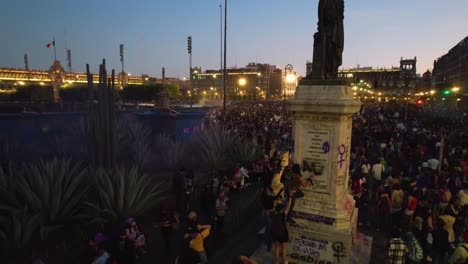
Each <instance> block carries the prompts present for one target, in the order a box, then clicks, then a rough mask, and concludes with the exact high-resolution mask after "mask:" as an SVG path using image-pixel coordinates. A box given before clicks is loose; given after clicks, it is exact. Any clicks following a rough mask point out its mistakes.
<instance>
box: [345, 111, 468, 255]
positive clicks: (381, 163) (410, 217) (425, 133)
mask: <svg viewBox="0 0 468 264" xmlns="http://www.w3.org/2000/svg"><path fill="white" fill-rule="evenodd" d="M405 108H406V109H405ZM405 111H408V112H406V113H405ZM425 111H426V112H427V109H425ZM403 113H404V114H403ZM422 113H423V107H422V106H417V105H409V107H402V106H400V105H397V104H366V105H364V107H363V108H362V110H361V111H360V112H359V113H358V114H357V115H355V116H354V122H353V135H352V152H351V167H350V170H351V184H350V186H351V187H350V189H351V192H352V194H353V196H354V197H355V200H356V207H358V208H359V226H368V227H371V228H375V229H376V230H380V229H381V230H382V231H384V232H385V233H386V234H388V235H389V237H390V240H389V242H388V244H387V246H386V252H385V258H386V260H387V263H443V264H445V263H451V264H452V263H466V262H465V261H467V259H468V251H466V250H464V248H465V247H467V243H468V233H467V232H468V221H467V219H468V217H467V213H468V210H467V209H468V182H467V175H468V166H467V165H468V163H467V161H468V122H467V121H466V119H464V116H463V115H460V118H454V120H451V121H450V120H437V119H430V118H424V116H422ZM371 219H376V221H371ZM405 261H406V262H405Z"/></svg>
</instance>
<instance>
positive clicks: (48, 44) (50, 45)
mask: <svg viewBox="0 0 468 264" xmlns="http://www.w3.org/2000/svg"><path fill="white" fill-rule="evenodd" d="M52 46H54V47H55V40H54V41H52V42H49V43H47V45H46V47H47V48H50V47H52Z"/></svg>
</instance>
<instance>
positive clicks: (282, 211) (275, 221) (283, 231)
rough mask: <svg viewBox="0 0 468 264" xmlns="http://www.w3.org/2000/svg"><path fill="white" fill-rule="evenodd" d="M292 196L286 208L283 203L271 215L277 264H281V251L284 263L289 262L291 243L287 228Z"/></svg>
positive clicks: (288, 199)
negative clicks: (288, 251) (288, 245)
mask: <svg viewBox="0 0 468 264" xmlns="http://www.w3.org/2000/svg"><path fill="white" fill-rule="evenodd" d="M290 191H291V190H290ZM292 194H293V193H290V195H289V197H288V198H287V202H286V206H285V205H284V204H281V203H280V204H277V205H276V207H275V210H274V211H273V212H272V213H271V237H272V239H273V242H274V243H275V250H274V257H275V264H279V263H280V250H281V252H282V255H283V263H287V261H288V256H287V244H288V242H289V232H288V228H287V226H286V215H287V214H288V212H289V209H290V208H291V201H292V197H291V196H292Z"/></svg>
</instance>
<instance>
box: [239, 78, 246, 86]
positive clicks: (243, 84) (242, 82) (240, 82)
mask: <svg viewBox="0 0 468 264" xmlns="http://www.w3.org/2000/svg"><path fill="white" fill-rule="evenodd" d="M246 84H247V80H246V79H244V78H241V79H239V85H240V86H245V85H246Z"/></svg>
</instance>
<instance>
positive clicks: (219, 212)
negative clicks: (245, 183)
mask: <svg viewBox="0 0 468 264" xmlns="http://www.w3.org/2000/svg"><path fill="white" fill-rule="evenodd" d="M227 201H229V198H227V197H226V195H225V192H224V191H220V192H219V195H218V199H216V221H217V226H216V229H217V231H220V232H221V231H222V229H223V224H224V217H225V216H226V211H227V209H228V206H227Z"/></svg>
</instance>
